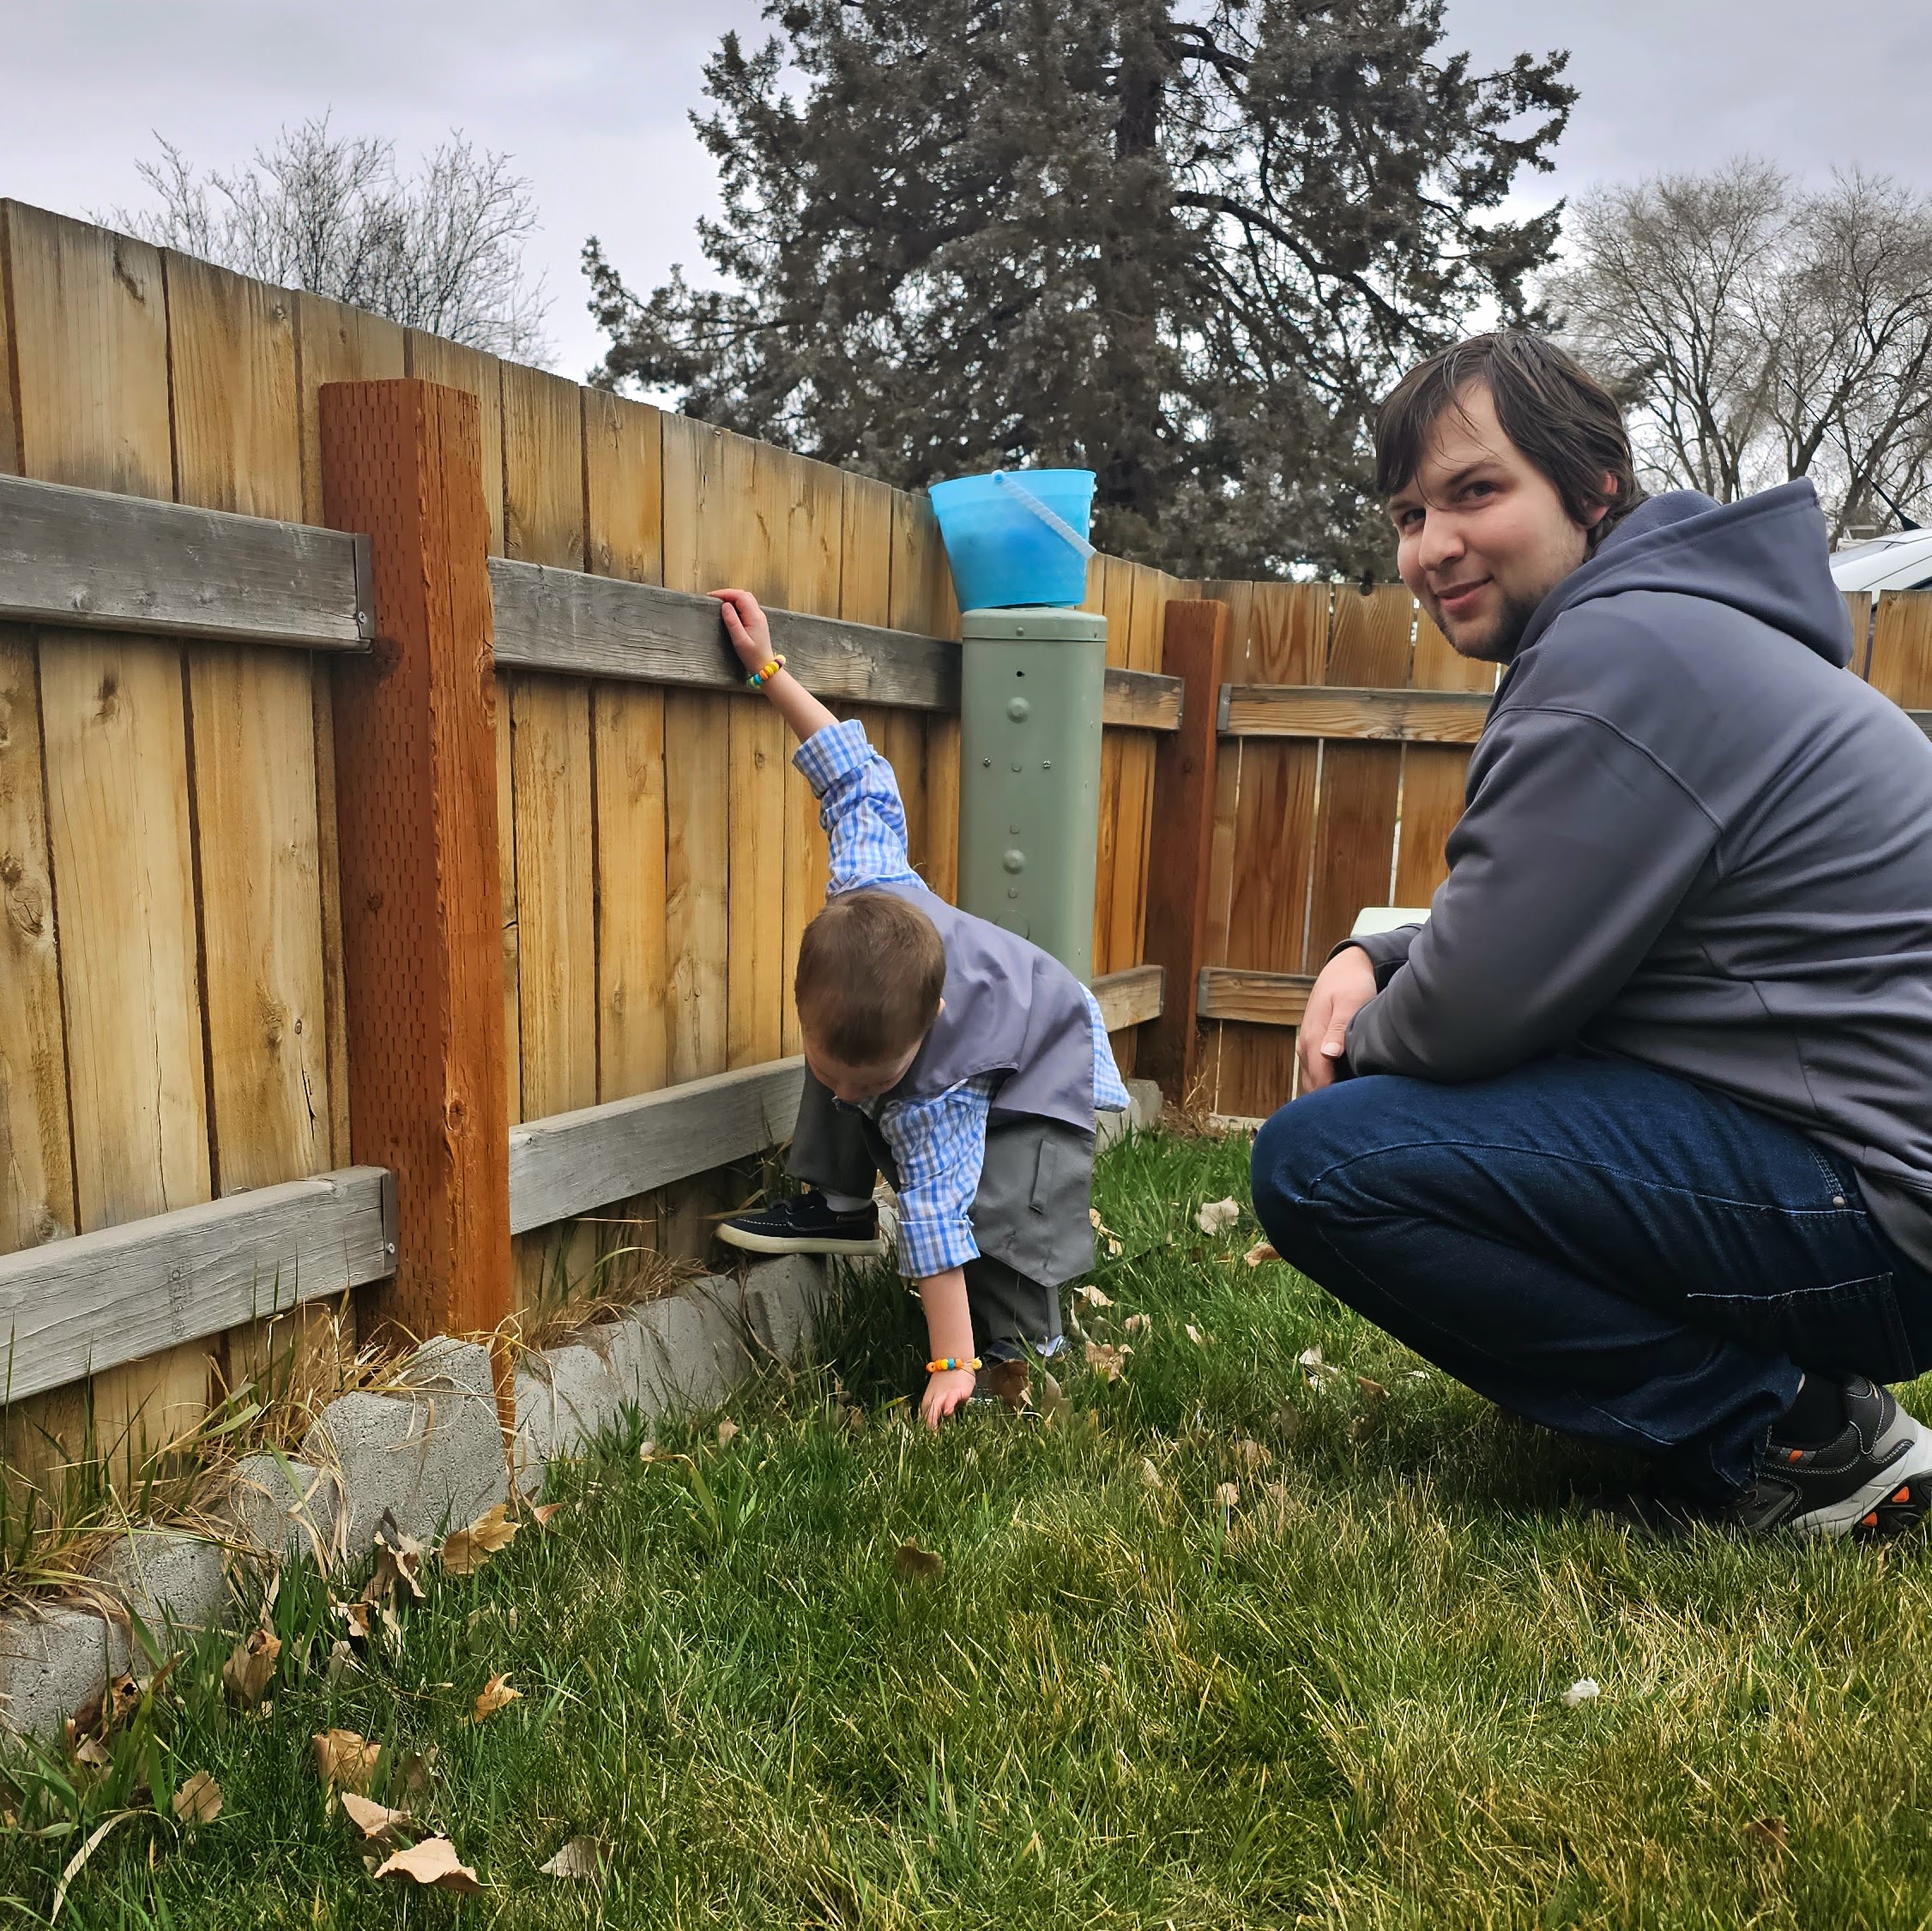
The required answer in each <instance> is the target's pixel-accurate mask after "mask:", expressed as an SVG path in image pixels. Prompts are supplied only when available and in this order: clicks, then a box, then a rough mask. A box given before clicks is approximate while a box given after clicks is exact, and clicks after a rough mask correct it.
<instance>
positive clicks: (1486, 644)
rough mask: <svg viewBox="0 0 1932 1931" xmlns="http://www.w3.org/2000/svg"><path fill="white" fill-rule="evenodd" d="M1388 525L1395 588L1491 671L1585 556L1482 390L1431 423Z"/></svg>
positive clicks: (1574, 529)
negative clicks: (1406, 591) (1398, 581)
mask: <svg viewBox="0 0 1932 1931" xmlns="http://www.w3.org/2000/svg"><path fill="white" fill-rule="evenodd" d="M1605 481H1606V483H1607V482H1608V481H1609V479H1608V478H1606V479H1605ZM1389 516H1390V518H1391V520H1392V522H1394V524H1395V528H1396V558H1397V567H1398V570H1400V572H1401V575H1402V581H1403V582H1404V583H1406V584H1407V585H1408V586H1409V588H1410V592H1411V593H1412V594H1414V596H1415V598H1416V601H1417V602H1418V603H1420V604H1421V605H1422V608H1423V609H1424V610H1426V611H1427V612H1428V613H1429V615H1430V616H1431V617H1433V618H1434V619H1435V621H1436V623H1437V624H1438V625H1440V627H1441V630H1442V633H1443V635H1444V636H1445V637H1447V638H1448V639H1449V642H1450V643H1452V645H1453V646H1454V647H1455V649H1456V650H1457V651H1458V653H1459V654H1460V655H1463V656H1464V657H1481V658H1484V659H1487V660H1488V661H1490V662H1493V663H1506V662H1507V661H1509V659H1510V657H1511V656H1512V655H1513V654H1514V652H1515V649H1516V647H1517V645H1518V643H1520V642H1521V641H1522V637H1523V632H1524V630H1525V629H1526V628H1527V627H1528V625H1529V622H1530V619H1531V616H1532V615H1533V614H1534V613H1535V612H1536V607H1537V605H1538V604H1540V603H1541V602H1542V601H1543V599H1544V598H1545V597H1546V596H1548V595H1549V593H1550V592H1551V591H1552V590H1553V589H1555V588H1556V586H1557V585H1558V584H1559V583H1561V582H1562V581H1563V579H1564V578H1565V577H1566V576H1568V575H1569V574H1570V572H1571V571H1572V570H1575V569H1576V568H1577V567H1578V566H1579V564H1581V563H1582V562H1583V560H1584V558H1585V556H1586V555H1587V554H1588V549H1589V526H1585V525H1582V524H1579V523H1574V522H1572V521H1571V520H1570V515H1569V512H1568V511H1567V510H1566V509H1565V508H1564V507H1563V499H1562V498H1561V497H1560V496H1558V495H1557V493H1556V486H1555V484H1554V483H1552V482H1551V481H1550V480H1549V478H1548V477H1547V476H1545V475H1544V474H1543V472H1542V471H1541V470H1540V469H1538V468H1537V467H1536V466H1535V465H1534V464H1533V463H1532V462H1531V461H1530V459H1529V458H1528V457H1527V456H1524V454H1523V452H1522V451H1521V450H1519V449H1518V448H1517V447H1516V445H1515V444H1513V443H1512V442H1511V441H1510V439H1509V438H1508V437H1506V435H1504V433H1503V431H1502V425H1501V424H1500V423H1499V422H1498V421H1497V420H1496V406H1495V403H1494V400H1493V399H1492V398H1491V396H1490V394H1489V391H1488V388H1487V387H1486V386H1485V385H1484V384H1482V383H1470V384H1469V385H1468V386H1467V387H1466V388H1464V389H1463V390H1462V392H1461V394H1460V395H1458V397H1457V400H1456V406H1454V407H1451V408H1447V409H1445V410H1444V411H1443V412H1442V413H1441V414H1440V416H1438V417H1437V418H1436V420H1435V423H1434V426H1433V427H1432V428H1431V430H1430V431H1429V435H1428V443H1427V444H1426V445H1425V447H1424V449H1423V450H1422V462H1421V464H1420V466H1419V467H1418V468H1417V470H1416V474H1415V475H1414V476H1413V477H1411V478H1410V480H1409V483H1408V486H1406V487H1405V488H1404V489H1402V490H1399V491H1398V492H1396V494H1395V495H1394V496H1392V497H1391V498H1389ZM1601 516H1603V510H1602V509H1601V508H1599V509H1597V510H1595V511H1594V512H1593V513H1592V515H1591V525H1594V524H1595V523H1596V522H1597V520H1598V519H1599V518H1600V517H1601Z"/></svg>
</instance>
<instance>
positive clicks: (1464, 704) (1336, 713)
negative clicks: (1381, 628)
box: [1220, 591, 1490, 745]
mask: <svg viewBox="0 0 1932 1931" xmlns="http://www.w3.org/2000/svg"><path fill="white" fill-rule="evenodd" d="M1407 594H1408V593H1407V592H1406V591H1405V592H1404V595H1407ZM1489 703H1490V698H1489V696H1488V693H1487V692H1476V691H1470V692H1464V691H1404V690H1386V691H1383V690H1343V689H1339V688H1335V687H1331V686H1327V685H1319V684H1316V685H1294V684H1228V685H1223V686H1222V690H1221V716H1220V728H1221V733H1222V734H1223V736H1224V737H1230V738H1331V739H1349V738H1364V739H1394V740H1396V741H1398V742H1400V743H1404V744H1423V745H1473V744H1474V743H1475V742H1476V739H1478V738H1480V737H1481V736H1482V725H1483V721H1484V720H1485V719H1486V718H1487V717H1488V715H1489Z"/></svg>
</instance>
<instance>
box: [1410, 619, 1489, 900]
mask: <svg viewBox="0 0 1932 1931" xmlns="http://www.w3.org/2000/svg"><path fill="white" fill-rule="evenodd" d="M1410 682H1411V684H1412V685H1414V687H1415V688H1416V690H1418V691H1491V690H1494V688H1495V683H1496V667H1495V666H1494V664H1486V663H1482V662H1481V661H1478V660H1476V659H1475V658H1472V657H1461V656H1458V655H1457V654H1456V652H1455V650H1454V649H1453V648H1452V646H1451V644H1450V643H1449V640H1448V638H1447V637H1444V636H1443V634H1442V632H1441V631H1440V630H1439V629H1438V628H1437V627H1436V625H1434V623H1433V622H1432V621H1431V620H1430V619H1429V618H1428V616H1427V615H1426V614H1425V613H1424V612H1422V611H1420V610H1418V611H1417V612H1416V661H1415V668H1414V671H1413V673H1412V674H1411V677H1410ZM1469 756H1470V754H1469V751H1468V750H1467V749H1466V748H1465V747H1464V746H1463V745H1404V746H1403V747H1402V824H1401V830H1399V832H1398V835H1397V836H1398V844H1397V851H1396V873H1395V885H1394V889H1393V892H1392V897H1391V901H1390V902H1391V903H1392V904H1396V905H1427V904H1428V902H1429V901H1430V899H1431V898H1433V897H1434V896H1435V888H1436V887H1437V886H1438V885H1440V884H1441V883H1442V881H1443V880H1444V879H1445V878H1447V877H1448V875H1449V862H1448V860H1447V859H1446V857H1445V856H1444V855H1443V849H1442V848H1443V846H1444V844H1445V843H1446V842H1447V840H1448V836H1449V834H1450V833H1451V832H1452V831H1453V830H1455V828H1456V821H1457V819H1458V818H1460V817H1461V816H1462V815H1463V792H1464V787H1466V785H1467V783H1468V781H1469Z"/></svg>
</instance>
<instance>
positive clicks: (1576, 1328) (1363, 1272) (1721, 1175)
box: [1253, 1056, 1932, 1501]
mask: <svg viewBox="0 0 1932 1931" xmlns="http://www.w3.org/2000/svg"><path fill="white" fill-rule="evenodd" d="M1253 1180H1254V1203H1255V1210H1256V1212H1257V1213H1258V1215H1259V1217H1260V1220H1261V1223H1262V1225H1263V1227H1264V1228H1266V1229H1267V1232H1268V1236H1269V1239H1270V1240H1271V1241H1272V1243H1273V1244H1274V1246H1275V1247H1276V1249H1277V1252H1280V1253H1281V1254H1282V1255H1283V1257H1284V1258H1287V1259H1288V1260H1289V1261H1291V1262H1292V1263H1293V1264H1295V1265H1296V1266H1298V1267H1300V1268H1301V1270H1302V1271H1303V1272H1304V1273H1306V1274H1307V1275H1309V1276H1311V1277H1312V1278H1313V1279H1314V1280H1316V1281H1318V1282H1320V1283H1321V1284H1322V1285H1323V1286H1324V1287H1325V1288H1328V1289H1329V1290H1330V1291H1331V1293H1333V1294H1337V1296H1339V1297H1340V1298H1341V1299H1342V1300H1345V1301H1347V1302H1348V1303H1349V1305H1350V1306H1353V1307H1355V1308H1356V1309H1357V1310H1359V1311H1360V1312H1361V1313H1363V1314H1365V1315H1366V1316H1367V1318H1368V1319H1371V1320H1373V1321H1374V1322H1375V1323H1376V1324H1377V1325H1379V1326H1381V1327H1383V1328H1385V1329H1386V1330H1387V1331H1389V1332H1390V1333H1392V1334H1394V1335H1396V1336H1397V1337H1399V1338H1400V1339H1401V1340H1403V1341H1404V1342H1406V1343H1408V1344H1409V1345H1410V1347H1412V1348H1414V1349H1416V1351H1417V1352H1418V1353H1419V1354H1422V1355H1426V1356H1428V1358H1429V1359H1430V1360H1432V1361H1435V1362H1436V1363H1438V1364H1439V1365H1440V1367H1443V1368H1445V1369H1446V1370H1447V1371H1448V1372H1449V1373H1452V1374H1453V1375H1455V1376H1456V1377H1457V1379H1459V1380H1461V1381H1464V1382H1465V1383H1466V1384H1467V1385H1469V1386H1470V1387H1472V1388H1475V1389H1476V1390H1477V1391H1479V1392H1481V1393H1483V1394H1486V1395H1488V1396H1489V1397H1491V1398H1492V1399H1493V1400H1494V1401H1496V1402H1498V1403H1500V1404H1501V1405H1503V1406H1504V1407H1506V1408H1509V1409H1514V1410H1515V1411H1516V1412H1518V1414H1521V1415H1526V1416H1528V1417H1530V1418H1531V1420H1533V1421H1539V1422H1542V1423H1543V1424H1544V1425H1546V1426H1548V1427H1553V1428H1560V1429H1562V1430H1564V1431H1565V1432H1567V1433H1572V1434H1577V1435H1582V1436H1585V1437H1589V1438H1591V1439H1596V1440H1600V1441H1605V1442H1610V1443H1615V1444H1619V1445H1623V1446H1626V1447H1631V1448H1635V1449H1637V1450H1639V1451H1644V1452H1646V1453H1649V1454H1651V1455H1656V1456H1660V1457H1665V1458H1667V1459H1668V1461H1669V1463H1670V1464H1671V1466H1672V1470H1673V1473H1674V1474H1675V1477H1676V1478H1677V1479H1678V1480H1679V1481H1681V1482H1682V1483H1683V1484H1684V1486H1686V1487H1687V1488H1689V1489H1691V1490H1692V1492H1693V1493H1694V1494H1700V1495H1701V1496H1703V1497H1705V1498H1706V1499H1707V1500H1713V1501H1721V1500H1727V1499H1729V1498H1731V1497H1734V1496H1736V1495H1738V1494H1742V1493H1743V1492H1745V1491H1748V1490H1749V1489H1750V1488H1751V1487H1752V1485H1753V1483H1754V1481H1755V1480H1756V1478H1757V1475H1758V1473H1759V1470H1760V1464H1761V1463H1762V1460H1763V1457H1764V1454H1765V1450H1766V1441H1767V1438H1768V1437H1769V1435H1770V1433H1771V1431H1772V1427H1773V1425H1774V1424H1777V1423H1778V1422H1779V1421H1781V1419H1782V1418H1784V1416H1785V1415H1786V1413H1787V1411H1788V1410H1790V1409H1791V1407H1792V1403H1793V1401H1794V1399H1795V1397H1796V1395H1797V1392H1798V1388H1799V1384H1800V1380H1801V1376H1802V1373H1803V1372H1804V1371H1806V1370H1809V1371H1812V1372H1813V1373H1814V1374H1815V1375H1820V1376H1823V1377H1825V1378H1826V1379H1843V1378H1844V1377H1846V1376H1849V1375H1851V1374H1862V1375H1865V1376H1869V1377H1870V1378H1871V1379H1873V1380H1875V1381H1880V1382H1882V1381H1888V1380H1901V1379H1906V1378H1908V1377H1909V1376H1911V1375H1912V1374H1913V1373H1916V1372H1917V1369H1918V1367H1920V1366H1921V1365H1923V1363H1924V1362H1925V1361H1927V1360H1928V1358H1929V1357H1932V1278H1929V1277H1928V1276H1926V1275H1924V1274H1923V1272H1921V1271H1920V1270H1917V1268H1915V1267H1913V1266H1912V1265H1911V1263H1910V1262H1909V1261H1907V1260H1906V1259H1905V1257H1904V1256H1902V1255H1900V1254H1899V1252H1897V1250H1896V1249H1895V1248H1893V1246H1891V1244H1890V1243H1889V1242H1888V1241H1887V1240H1886V1239H1885V1237H1884V1235H1883V1234H1881V1233H1880V1232H1879V1230H1878V1228H1876V1227H1875V1224H1874V1223H1873V1222H1872V1221H1871V1219H1870V1217H1869V1215H1868V1214H1867V1212H1866V1210H1865V1207H1864V1203H1863V1197H1862V1196H1861V1195H1860V1193H1859V1192H1858V1188H1857V1182H1856V1180H1855V1179H1854V1178H1853V1176H1852V1174H1851V1172H1850V1169H1849V1168H1847V1167H1846V1166H1844V1163H1843V1162H1840V1161H1838V1160H1837V1159H1836V1158H1834V1157H1833V1156H1828V1155H1827V1154H1826V1153H1825V1152H1824V1151H1823V1150H1821V1149H1820V1148H1818V1147H1817V1146H1815V1145H1814V1144H1813V1143H1812V1142H1811V1141H1809V1140H1808V1139H1807V1138H1806V1137H1804V1136H1803V1135H1802V1134H1800V1133H1798V1132H1797V1131H1795V1130H1794V1129H1792V1128H1790V1127H1787V1126H1784V1125H1781V1124H1780V1123H1779V1122H1778V1121H1775V1120H1772V1119H1769V1118H1768V1117H1766V1116H1765V1115H1763V1114H1760V1113H1754V1112H1752V1111H1751V1110H1750V1109H1748V1108H1747V1107H1742V1106H1739V1105H1737V1104H1736V1103H1735V1102H1734V1101H1729V1100H1726V1099H1724V1098H1723V1097H1721V1096H1719V1095H1715V1094H1712V1093H1709V1092H1706V1091H1705V1090H1703V1089H1700V1088H1697V1087H1694V1086H1692V1085H1690V1084H1688V1083H1686V1082H1684V1081H1681V1080H1676V1079H1673V1078H1671V1077H1669V1076H1668V1075H1665V1074H1663V1073H1659V1072H1656V1071H1651V1070H1650V1069H1647V1068H1645V1067H1641V1066H1637V1065H1630V1064H1628V1063H1626V1062H1622V1061H1617V1060H1602V1059H1585V1058H1580V1057H1573V1056H1565V1057H1561V1058H1556V1059H1546V1060H1542V1061H1539V1062H1537V1064H1535V1065H1530V1066H1525V1067H1522V1068H1519V1069H1518V1071H1515V1072H1512V1073H1510V1074H1507V1075H1505V1076H1504V1077H1500V1078H1498V1079H1493V1080H1485V1081H1478V1082H1474V1083H1470V1084H1469V1085H1465V1086H1437V1085H1432V1084H1429V1083H1426V1082H1423V1081H1419V1080H1410V1079H1400V1078H1393V1077H1367V1078H1362V1079H1355V1080H1346V1081H1343V1082H1340V1083H1337V1084H1336V1085H1334V1086H1332V1087H1329V1088H1326V1089H1323V1090H1322V1091H1320V1092H1319V1093H1315V1094H1312V1095H1308V1096H1307V1097H1306V1098H1303V1099H1301V1100H1298V1101H1295V1103H1294V1104H1293V1105H1292V1106H1289V1107H1283V1109H1282V1110H1281V1111H1280V1112H1278V1113H1276V1114H1275V1115H1274V1117H1273V1118H1272V1119H1271V1120H1269V1121H1268V1123H1267V1125H1265V1126H1264V1127H1263V1129H1262V1130H1261V1132H1260V1134H1259V1137H1257V1140H1256V1142H1255V1148H1254V1162H1253ZM1887 1398H1888V1397H1887Z"/></svg>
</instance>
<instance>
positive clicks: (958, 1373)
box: [919, 1367, 975, 1428]
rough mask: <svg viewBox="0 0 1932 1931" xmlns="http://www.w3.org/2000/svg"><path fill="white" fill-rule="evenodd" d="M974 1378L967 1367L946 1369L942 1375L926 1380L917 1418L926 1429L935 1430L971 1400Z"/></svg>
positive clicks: (934, 1375)
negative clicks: (953, 1412)
mask: <svg viewBox="0 0 1932 1931" xmlns="http://www.w3.org/2000/svg"><path fill="white" fill-rule="evenodd" d="M974 1381H975V1375H974V1373H973V1371H972V1369H971V1368H969V1367H955V1368H948V1369H946V1370H945V1373H940V1374H929V1375H927V1378H926V1392H925V1394H924V1395H923V1396H922V1397H921V1399H920V1403H919V1416H920V1419H921V1421H923V1422H925V1424H926V1426H927V1427H928V1428H937V1427H939V1424H940V1422H942V1421H945V1418H946V1417H947V1415H951V1413H952V1411H953V1410H954V1409H956V1408H959V1407H961V1406H962V1405H963V1404H964V1403H966V1402H967V1401H969V1399H971V1397H972V1393H973V1384H974Z"/></svg>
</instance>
